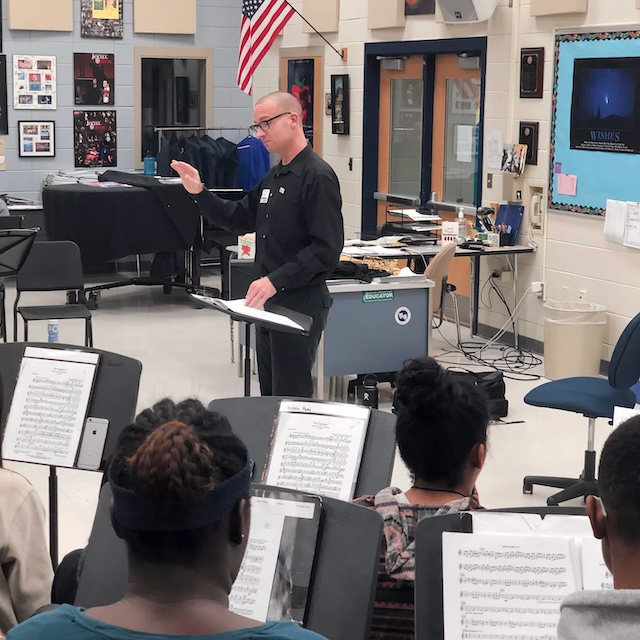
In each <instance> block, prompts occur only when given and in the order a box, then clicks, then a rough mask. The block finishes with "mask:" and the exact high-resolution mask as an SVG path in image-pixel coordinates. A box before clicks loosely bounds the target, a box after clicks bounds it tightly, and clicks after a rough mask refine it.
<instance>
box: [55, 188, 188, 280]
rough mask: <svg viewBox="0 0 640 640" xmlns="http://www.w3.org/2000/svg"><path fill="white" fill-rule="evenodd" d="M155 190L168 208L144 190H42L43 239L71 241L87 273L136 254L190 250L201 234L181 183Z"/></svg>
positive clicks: (148, 190) (147, 190) (149, 191)
mask: <svg viewBox="0 0 640 640" xmlns="http://www.w3.org/2000/svg"><path fill="white" fill-rule="evenodd" d="M157 188H158V189H160V190H161V191H162V192H163V194H164V195H166V197H167V199H168V200H169V201H170V202H172V203H173V204H172V206H171V207H169V208H167V207H165V206H163V205H162V204H161V203H160V201H159V199H158V198H157V197H156V195H154V193H153V192H152V191H151V190H150V189H145V188H142V187H129V186H122V187H108V188H103V187H93V186H88V185H83V184H64V185H53V186H45V187H44V189H43V192H42V203H43V208H44V221H45V229H46V233H47V239H48V240H72V241H73V242H75V243H76V244H77V245H78V246H79V247H80V252H81V254H82V264H83V267H84V268H85V270H88V269H91V268H95V267H97V266H99V265H102V264H104V263H105V262H108V261H109V260H116V259H118V258H124V257H125V256H131V255H135V254H143V253H165V252H166V253H175V252H181V251H189V250H190V249H191V248H192V247H194V245H196V244H197V243H196V238H197V236H199V230H200V216H199V215H198V211H197V209H196V207H195V206H194V205H193V203H192V202H191V200H190V199H189V196H188V195H187V193H186V192H185V190H184V188H183V187H182V185H181V184H168V185H159V186H158V187H157Z"/></svg>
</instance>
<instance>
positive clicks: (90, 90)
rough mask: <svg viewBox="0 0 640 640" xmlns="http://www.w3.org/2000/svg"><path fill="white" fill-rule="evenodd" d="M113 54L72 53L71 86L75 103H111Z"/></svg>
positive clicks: (112, 95) (112, 97) (112, 100)
mask: <svg viewBox="0 0 640 640" xmlns="http://www.w3.org/2000/svg"><path fill="white" fill-rule="evenodd" d="M114 66H115V65H114V55H113V54H112V53H74V54H73V88H74V95H75V97H74V100H75V103H76V104H89V105H103V104H107V105H113V104H114V101H115V95H114V82H113V81H114Z"/></svg>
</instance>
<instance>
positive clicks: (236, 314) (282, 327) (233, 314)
mask: <svg viewBox="0 0 640 640" xmlns="http://www.w3.org/2000/svg"><path fill="white" fill-rule="evenodd" d="M191 297H192V298H193V299H194V300H195V301H196V302H198V303H203V302H204V303H205V304H206V305H207V306H210V307H211V308H213V309H215V310H216V311H222V313H224V314H226V315H228V316H229V317H230V318H231V319H232V320H236V321H237V322H244V325H245V328H244V331H245V345H246V348H245V350H244V395H245V397H247V396H250V395H251V350H250V349H249V345H250V344H251V325H252V324H255V325H256V327H264V328H265V329H270V330H271V331H282V332H283V333H293V334H295V335H299V336H308V335H309V331H311V325H312V324H313V319H312V318H311V317H310V316H307V315H305V314H303V313H298V312H297V311H292V310H291V309H287V308H286V307H281V306H279V305H276V304H268V303H267V305H265V311H269V312H270V313H273V314H276V315H279V316H284V318H288V319H289V320H293V322H295V323H297V324H298V325H299V327H292V326H289V325H287V324H281V323H280V322H277V320H276V321H274V322H271V321H269V320H266V319H258V318H256V317H254V316H252V315H249V314H245V313H242V312H241V311H238V310H233V309H229V308H228V307H226V306H225V305H224V301H221V300H220V299H219V298H207V297H206V296H199V295H196V294H192V295H191ZM219 302H222V304H218V303H219Z"/></svg>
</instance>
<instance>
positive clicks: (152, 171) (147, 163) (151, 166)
mask: <svg viewBox="0 0 640 640" xmlns="http://www.w3.org/2000/svg"><path fill="white" fill-rule="evenodd" d="M144 175H145V176H155V175H156V159H155V158H154V157H153V156H152V155H151V153H150V152H149V151H147V155H146V156H145V157H144Z"/></svg>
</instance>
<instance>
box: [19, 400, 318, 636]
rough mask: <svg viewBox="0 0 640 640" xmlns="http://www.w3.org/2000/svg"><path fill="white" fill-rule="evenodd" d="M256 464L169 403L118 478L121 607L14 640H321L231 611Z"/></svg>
mask: <svg viewBox="0 0 640 640" xmlns="http://www.w3.org/2000/svg"><path fill="white" fill-rule="evenodd" d="M252 466H253V463H252V462H251V460H250V459H249V458H248V455H247V449H246V447H245V446H244V444H243V443H242V442H241V440H240V439H239V438H238V437H237V436H236V435H234V433H233V431H232V430H231V427H230V425H229V422H228V421H227V419H226V418H224V417H223V416H220V415H218V414H215V413H211V412H209V411H207V410H206V409H205V408H204V407H203V405H202V404H201V403H200V402H199V401H197V400H185V401H184V402H180V403H179V404H174V403H173V402H172V401H171V400H169V399H165V400H162V401H161V402H159V403H158V404H156V405H155V406H154V407H153V409H147V410H145V411H143V412H142V413H141V414H140V415H139V416H138V417H137V419H136V421H135V423H134V424H132V425H130V426H129V427H127V428H126V429H125V430H124V431H123V432H122V434H121V435H120V438H119V441H118V445H117V448H116V452H115V454H114V457H113V460H112V462H111V466H110V468H109V484H110V485H111V489H112V492H113V507H112V520H113V526H114V528H115V530H116V533H117V534H118V535H119V536H120V537H121V538H122V539H123V540H124V541H125V543H126V545H127V550H128V557H129V588H128V590H127V593H126V594H125V595H124V597H123V598H122V599H121V600H119V601H118V602H116V603H114V604H111V605H107V606H104V607H95V608H91V609H87V610H82V609H79V608H76V607H72V606H70V605H66V604H65V605H62V606H61V607H59V608H58V609H56V610H55V611H51V612H48V613H43V614H40V615H38V616H35V617H34V618H32V619H31V620H28V621H27V622H25V623H24V624H22V625H20V626H18V627H16V628H15V629H14V631H12V632H11V633H10V634H9V636H8V640H31V639H35V638H37V639H40V638H42V639H44V638H47V640H49V639H52V640H56V639H58V638H64V639H65V640H90V639H91V640H95V638H118V639H122V640H147V639H149V640H151V639H153V640H159V639H160V638H174V637H176V636H178V637H185V636H189V637H192V638H194V640H239V639H241V638H254V639H255V640H262V639H264V640H267V639H269V640H290V639H291V640H296V639H300V640H305V639H306V640H314V639H315V640H321V638H322V637H321V636H319V635H317V634H315V633H312V632H311V631H306V630H304V629H300V628H299V627H298V626H296V625H295V624H293V623H283V622H269V623H266V624H263V623H261V622H258V621H256V620H251V619H249V618H245V617H243V616H241V615H237V614H235V613H232V612H231V611H229V593H230V591H231V586H232V585H233V582H234V580H235V579H236V576H237V575H238V571H239V570H240V563H241V562H242V557H243V555H244V552H245V548H246V544H247V536H248V534H249V521H250V501H249V488H250V483H251V474H252Z"/></svg>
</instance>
